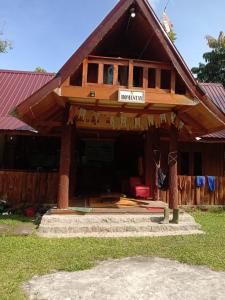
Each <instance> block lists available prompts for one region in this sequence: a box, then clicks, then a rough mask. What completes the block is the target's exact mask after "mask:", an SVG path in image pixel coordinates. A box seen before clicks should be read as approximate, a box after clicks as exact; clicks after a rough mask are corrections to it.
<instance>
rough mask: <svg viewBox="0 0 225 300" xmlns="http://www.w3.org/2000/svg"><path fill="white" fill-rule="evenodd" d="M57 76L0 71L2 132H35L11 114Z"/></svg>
mask: <svg viewBox="0 0 225 300" xmlns="http://www.w3.org/2000/svg"><path fill="white" fill-rule="evenodd" d="M54 76H55V74H53V73H39V72H25V71H11V70H0V130H29V131H30V130H33V129H32V128H31V127H30V126H28V125H27V124H25V123H23V122H21V121H20V120H18V119H16V118H14V117H11V116H10V112H11V111H12V110H13V109H14V108H15V107H16V106H17V105H18V104H20V103H21V102H23V101H24V100H25V99H26V98H28V97H29V96H31V95H32V94H33V93H34V92H36V91H37V90H39V89H40V88H41V87H43V86H44V85H45V84H46V83H47V82H49V81H50V80H51V79H52V78H53V77H54Z"/></svg>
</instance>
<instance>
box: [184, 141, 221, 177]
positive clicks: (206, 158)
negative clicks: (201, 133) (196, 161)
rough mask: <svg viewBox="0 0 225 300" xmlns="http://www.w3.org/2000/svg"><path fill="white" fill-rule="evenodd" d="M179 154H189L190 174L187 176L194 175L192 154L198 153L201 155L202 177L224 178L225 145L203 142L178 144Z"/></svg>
mask: <svg viewBox="0 0 225 300" xmlns="http://www.w3.org/2000/svg"><path fill="white" fill-rule="evenodd" d="M179 152H188V153H189V154H190V168H189V169H190V174H188V175H190V176H191V175H192V176H193V175H194V174H193V169H194V166H193V153H194V152H200V153H201V154H202V175H209V176H210V175H211V176H225V166H224V153H225V144H223V143H203V142H192V143H179ZM199 175H200V174H199Z"/></svg>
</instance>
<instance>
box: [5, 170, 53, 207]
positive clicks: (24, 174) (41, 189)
mask: <svg viewBox="0 0 225 300" xmlns="http://www.w3.org/2000/svg"><path fill="white" fill-rule="evenodd" d="M57 189H58V173H56V172H49V173H47V172H28V171H8V170H7V171H0V199H1V200H7V201H8V202H9V203H10V205H12V206H13V207H15V208H19V207H21V206H26V205H32V206H35V207H36V206H39V205H41V204H43V203H48V204H54V203H56V199H57Z"/></svg>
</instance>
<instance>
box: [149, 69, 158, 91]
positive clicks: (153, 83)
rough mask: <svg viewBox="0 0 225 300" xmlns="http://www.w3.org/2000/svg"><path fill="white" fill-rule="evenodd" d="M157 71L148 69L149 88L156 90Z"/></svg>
mask: <svg viewBox="0 0 225 300" xmlns="http://www.w3.org/2000/svg"><path fill="white" fill-rule="evenodd" d="M155 78H156V70H155V69H148V88H149V89H155V86H156V79H155Z"/></svg>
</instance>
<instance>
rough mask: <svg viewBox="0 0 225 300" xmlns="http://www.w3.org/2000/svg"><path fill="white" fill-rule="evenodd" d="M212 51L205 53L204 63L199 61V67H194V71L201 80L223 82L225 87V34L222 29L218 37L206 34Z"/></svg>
mask: <svg viewBox="0 0 225 300" xmlns="http://www.w3.org/2000/svg"><path fill="white" fill-rule="evenodd" d="M206 39H207V41H208V46H209V48H210V49H212V51H211V52H206V53H204V54H203V58H204V60H205V62H206V63H205V64H204V63H199V66H198V67H195V68H192V72H193V73H194V74H196V75H197V79H198V80H199V81H200V82H215V83H218V82H219V83H222V84H223V86H224V87H225V36H224V33H223V32H222V31H221V32H220V34H219V37H218V38H217V39H215V38H213V37H211V36H209V35H208V36H206Z"/></svg>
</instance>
